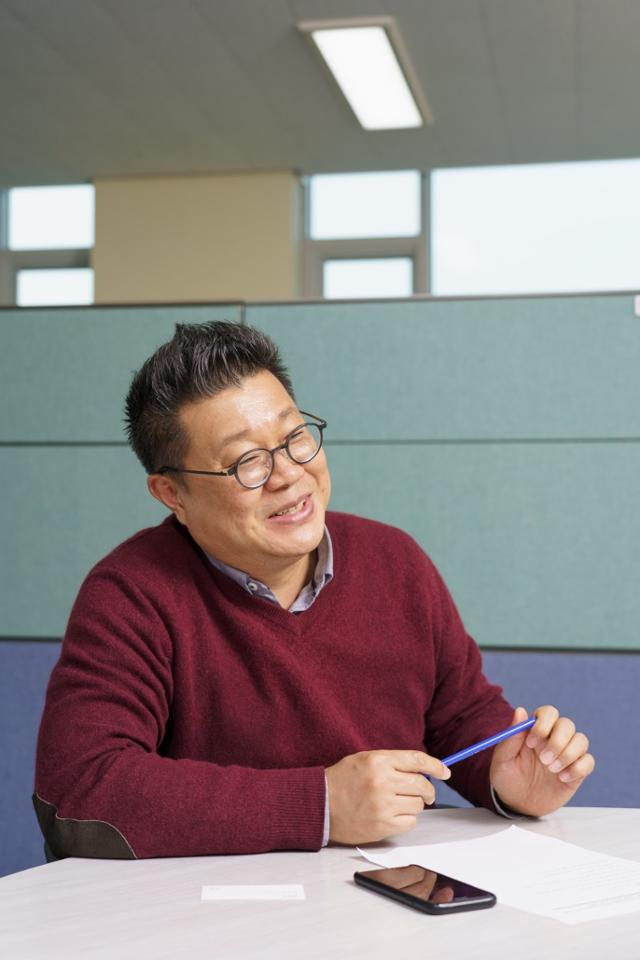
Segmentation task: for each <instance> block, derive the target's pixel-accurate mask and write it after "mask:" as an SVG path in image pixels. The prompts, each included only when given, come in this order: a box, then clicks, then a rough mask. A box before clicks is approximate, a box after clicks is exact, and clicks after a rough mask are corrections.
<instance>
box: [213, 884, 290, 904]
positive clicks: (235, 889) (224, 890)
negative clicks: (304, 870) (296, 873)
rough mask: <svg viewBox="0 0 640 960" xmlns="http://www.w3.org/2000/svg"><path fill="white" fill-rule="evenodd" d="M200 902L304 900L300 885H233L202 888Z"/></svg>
mask: <svg viewBox="0 0 640 960" xmlns="http://www.w3.org/2000/svg"><path fill="white" fill-rule="evenodd" d="M201 899H202V900H304V887H303V885H302V884H301V883H260V884H258V883H254V884H249V883H234V884H219V885H217V886H207V887H203V888H202V897H201Z"/></svg>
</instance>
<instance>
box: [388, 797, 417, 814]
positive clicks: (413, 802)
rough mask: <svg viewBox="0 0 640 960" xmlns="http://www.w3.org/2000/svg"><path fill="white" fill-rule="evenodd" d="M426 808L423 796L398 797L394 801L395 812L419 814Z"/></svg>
mask: <svg viewBox="0 0 640 960" xmlns="http://www.w3.org/2000/svg"><path fill="white" fill-rule="evenodd" d="M423 810H424V800H423V799H422V797H396V798H395V801H394V803H393V814H394V816H396V817H397V816H398V815H399V814H406V813H409V814H412V815H413V816H417V815H418V814H419V813H422V811H423Z"/></svg>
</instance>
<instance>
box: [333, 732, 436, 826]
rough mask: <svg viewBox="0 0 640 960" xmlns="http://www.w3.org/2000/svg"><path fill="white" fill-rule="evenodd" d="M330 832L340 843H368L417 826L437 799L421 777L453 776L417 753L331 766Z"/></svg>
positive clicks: (368, 755) (369, 754)
mask: <svg viewBox="0 0 640 960" xmlns="http://www.w3.org/2000/svg"><path fill="white" fill-rule="evenodd" d="M326 774H327V783H328V785H329V811H330V818H331V820H330V829H329V839H330V840H333V841H335V842H336V843H349V844H355V843H370V842H372V841H375V840H384V839H385V837H391V836H393V835H394V834H396V833H405V832H406V831H407V830H412V829H413V828H414V827H415V825H416V817H417V816H418V814H419V813H421V812H422V810H424V807H425V804H427V805H428V804H431V803H433V801H434V800H435V797H436V795H435V790H434V787H433V784H431V783H429V781H428V780H426V779H425V777H424V776H423V774H428V775H429V776H431V777H436V778H437V779H438V780H447V779H448V778H449V777H450V776H451V773H450V771H449V770H448V769H447V767H445V766H444V764H442V763H440V761H439V760H436V759H435V757H430V756H429V755H428V754H427V753H421V752H420V751H419V750H367V751H364V752H362V753H354V754H351V755H350V756H348V757H344V758H343V759H342V760H339V761H338V763H336V764H334V765H333V766H332V767H328V768H327V771H326Z"/></svg>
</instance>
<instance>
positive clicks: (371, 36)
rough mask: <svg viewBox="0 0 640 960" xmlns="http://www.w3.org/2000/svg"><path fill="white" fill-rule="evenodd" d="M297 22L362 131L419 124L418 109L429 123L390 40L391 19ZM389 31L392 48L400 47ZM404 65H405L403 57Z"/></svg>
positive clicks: (397, 39)
mask: <svg viewBox="0 0 640 960" xmlns="http://www.w3.org/2000/svg"><path fill="white" fill-rule="evenodd" d="M351 23H352V24H353V22H351ZM299 27H300V29H301V30H302V31H303V32H304V33H309V34H310V35H311V37H312V39H313V41H314V43H315V44H316V46H317V48H318V50H319V51H320V53H321V54H322V56H323V57H324V59H325V61H326V63H327V66H328V67H329V69H330V70H331V72H332V74H333V76H334V77H335V79H336V81H337V83H338V85H339V87H340V89H341V90H342V92H343V94H344V95H345V97H346V99H347V101H348V103H349V105H350V107H351V109H352V110H353V112H354V113H355V115H356V117H357V118H358V120H359V122H360V124H361V125H362V126H363V127H364V129H365V130H399V129H404V128H407V127H421V126H422V125H423V123H424V119H423V113H424V115H425V119H426V120H427V121H428V122H431V115H430V111H429V107H428V104H427V103H426V101H425V100H423V103H422V107H423V111H422V113H421V111H420V109H419V108H418V105H417V104H416V101H415V99H414V96H413V94H412V91H411V89H410V87H409V84H408V82H407V79H406V76H405V74H404V73H403V70H402V67H401V66H400V63H399V61H398V58H397V56H396V52H395V49H394V45H392V43H391V42H390V39H389V33H388V30H389V29H390V28H391V21H390V18H387V19H386V20H385V22H384V23H379V24H375V23H374V24H372V23H366V24H363V25H361V26H357V25H345V26H337V25H335V24H331V25H330V24H327V25H325V26H323V25H322V24H320V23H307V24H304V23H302V24H299ZM393 34H394V40H395V41H396V43H395V47H396V48H401V46H402V45H401V43H400V42H399V36H398V34H397V31H396V30H393ZM403 59H406V57H404V58H403ZM405 69H406V70H410V67H409V64H408V62H407V63H406V65H405ZM421 99H423V98H421Z"/></svg>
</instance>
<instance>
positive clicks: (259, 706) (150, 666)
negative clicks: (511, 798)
mask: <svg viewBox="0 0 640 960" xmlns="http://www.w3.org/2000/svg"><path fill="white" fill-rule="evenodd" d="M327 526H328V528H329V530H330V533H331V537H332V540H333V545H334V578H333V580H332V581H331V582H330V583H329V584H327V586H326V587H325V588H324V589H323V590H322V592H321V593H320V594H319V596H318V597H317V598H316V600H315V602H314V603H313V605H312V606H311V607H310V608H309V609H308V610H306V611H302V612H299V613H296V614H293V613H290V612H289V611H288V610H285V609H283V608H282V607H279V606H277V605H275V604H273V603H268V602H267V601H265V600H261V599H258V598H255V597H252V596H250V595H249V594H248V593H247V592H246V591H245V590H244V589H243V588H242V587H241V586H239V585H238V584H237V583H235V582H234V581H233V580H231V579H230V578H229V577H227V576H225V575H224V574H223V573H222V572H221V571H219V570H217V569H216V568H215V567H214V566H213V565H212V564H211V563H210V562H209V561H208V559H207V557H206V555H205V554H204V553H203V552H202V550H201V549H200V548H199V547H198V546H197V545H196V543H195V542H194V540H193V539H192V538H191V536H190V535H189V533H188V531H187V530H186V528H185V527H183V526H182V525H181V524H180V523H179V522H178V521H177V520H176V519H175V518H174V517H173V516H171V517H168V518H167V519H166V520H165V521H164V522H163V523H161V524H159V525H158V526H156V527H152V528H149V529H146V530H142V531H140V532H139V533H137V534H136V535H135V536H133V537H131V538H130V539H129V540H127V541H125V542H124V543H123V544H121V545H120V546H119V547H117V548H116V549H115V550H114V551H113V552H112V553H110V554H109V555H108V556H107V557H105V558H104V559H103V560H102V561H101V562H100V563H98V564H97V565H96V566H95V567H94V569H93V570H92V571H91V572H90V574H89V575H88V577H87V579H86V580H85V582H84V584H83V585H82V587H81V589H80V592H79V594H78V598H77V600H76V602H75V605H74V607H73V610H72V612H71V616H70V619H69V624H68V628H67V631H66V634H65V638H64V641H63V645H62V650H61V655H60V660H59V662H58V664H57V665H56V666H55V668H54V670H53V673H52V676H51V680H50V682H49V687H48V691H47V698H46V704H45V710H44V714H43V719H42V723H41V728H40V735H39V742H38V755H37V768H36V797H37V800H36V806H37V807H38V804H40V805H43V806H46V808H47V809H48V810H49V811H51V818H50V820H49V825H48V827H47V829H46V830H45V834H46V833H47V830H48V831H49V832H50V836H48V839H49V840H50V843H51V844H52V846H53V848H54V851H56V852H58V854H61V853H69V852H72V853H73V854H75V855H80V856H82V855H85V856H92V855H93V856H95V855H101V854H100V853H99V851H98V850H96V849H94V848H93V847H92V842H93V841H92V839H91V838H92V837H93V836H94V833H95V824H96V823H98V824H105V825H107V826H108V827H109V828H110V829H112V830H113V831H115V832H116V833H117V835H118V837H119V838H120V839H121V840H122V842H123V847H124V849H125V853H118V854H114V855H124V856H133V857H153V856H194V855H206V854H228V853H256V852H261V851H268V850H278V849H300V850H317V849H319V848H320V847H321V845H322V832H323V821H324V806H325V768H327V767H329V766H331V765H332V764H334V763H336V762H337V761H338V760H340V759H341V758H342V757H345V756H347V755H349V754H354V753H357V752H359V751H362V750H377V749H418V750H426V751H427V752H428V753H430V754H431V755H433V756H436V757H442V756H445V755H447V754H450V753H453V752H454V751H456V750H457V749H459V748H461V747H463V746H466V745H468V744H469V743H473V742H475V741H477V740H480V739H482V738H484V737H486V736H489V735H490V734H491V733H493V732H495V730H499V729H502V727H505V726H507V725H508V724H509V722H510V720H511V717H512V708H511V707H510V706H509V704H508V703H507V702H506V700H505V699H504V698H503V696H502V692H501V690H500V688H499V687H497V686H493V685H491V684H489V683H488V682H487V680H486V679H485V677H484V675H483V673H482V667H481V657H480V653H479V650H478V648H477V646H476V644H475V643H474V641H473V640H472V639H471V638H470V637H469V636H468V635H467V633H466V631H465V628H464V626H463V624H462V621H461V619H460V616H459V614H458V612H457V610H456V607H455V604H454V602H453V600H452V599H451V596H450V594H449V592H448V590H447V588H446V586H445V584H444V583H443V581H442V578H441V577H440V575H439V574H438V571H437V570H436V568H435V566H434V565H433V563H432V562H431V560H430V559H429V558H428V557H427V556H426V554H425V553H424V552H423V551H422V549H421V548H420V547H419V546H418V544H417V543H415V541H414V540H413V539H412V538H411V537H409V536H408V535H407V534H406V533H403V532H402V531H400V530H397V529H395V528H393V527H390V526H387V525H385V524H381V523H377V522H375V521H371V520H365V519H362V518H359V517H354V516H351V515H348V514H340V513H335V512H333V513H331V512H330V513H328V514H327ZM489 762H490V751H485V752H484V753H481V754H478V755H476V756H475V757H472V758H470V759H469V760H467V761H465V762H464V763H461V764H458V765H457V766H456V767H454V768H453V770H452V778H451V781H450V783H451V785H452V786H453V787H454V788H455V789H457V790H458V791H459V792H460V793H461V794H462V795H463V796H465V797H466V798H467V799H468V800H470V801H471V802H472V803H474V804H476V805H479V806H486V807H488V808H489V809H494V806H493V803H492V800H491V795H490V787H489V777H488V767H489ZM39 817H40V821H41V825H42V824H43V816H42V815H41V814H40V813H39ZM89 824H91V825H93V826H92V828H91V829H89V827H88V826H87V828H86V829H84V825H89ZM43 829H45V828H44V826H43ZM92 830H93V831H94V832H93V833H92ZM65 831H67V832H66V833H65ZM72 832H73V837H74V839H73V841H69V840H65V837H68V836H71V833H72ZM65 845H66V847H67V849H65ZM70 845H71V846H70Z"/></svg>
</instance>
